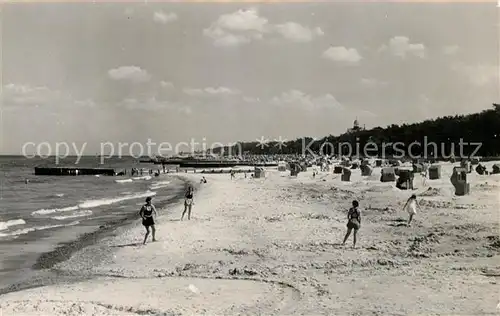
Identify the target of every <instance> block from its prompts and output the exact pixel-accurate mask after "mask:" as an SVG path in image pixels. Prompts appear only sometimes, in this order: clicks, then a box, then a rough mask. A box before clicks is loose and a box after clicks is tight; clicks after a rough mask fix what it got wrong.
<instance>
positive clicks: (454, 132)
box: [213, 104, 500, 158]
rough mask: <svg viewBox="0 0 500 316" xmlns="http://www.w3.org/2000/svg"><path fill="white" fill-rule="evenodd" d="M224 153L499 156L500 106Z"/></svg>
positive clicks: (248, 145)
mask: <svg viewBox="0 0 500 316" xmlns="http://www.w3.org/2000/svg"><path fill="white" fill-rule="evenodd" d="M213 152H214V153H219V154H221V153H222V154H233V155H234V154H235V153H242V154H250V155H273V154H299V155H304V154H305V155H308V154H315V155H318V154H328V155H350V156H353V155H360V156H365V155H370V156H375V155H378V156H382V155H384V156H386V157H387V156H406V157H408V156H416V155H420V156H422V157H424V156H425V157H430V158H450V157H457V158H458V157H460V156H463V155H465V156H471V155H473V156H482V157H492V156H500V105H499V104H493V107H492V108H491V109H487V110H484V111H482V112H479V113H473V114H468V115H455V116H444V117H439V118H436V119H429V120H425V121H423V122H419V123H413V124H402V125H396V124H392V125H389V126H387V127H386V128H382V127H375V128H372V129H369V130H357V131H352V132H348V133H344V134H341V135H339V136H333V135H329V136H325V137H323V138H321V139H313V138H312V137H303V138H299V139H295V140H291V141H287V142H284V143H278V142H268V143H265V144H261V143H258V142H238V143H236V144H234V145H233V146H231V147H229V146H226V147H219V148H215V149H213Z"/></svg>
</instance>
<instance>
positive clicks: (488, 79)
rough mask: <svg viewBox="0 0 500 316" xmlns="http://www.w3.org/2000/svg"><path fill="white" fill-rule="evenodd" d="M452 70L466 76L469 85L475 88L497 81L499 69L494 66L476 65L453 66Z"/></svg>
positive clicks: (460, 64)
mask: <svg viewBox="0 0 500 316" xmlns="http://www.w3.org/2000/svg"><path fill="white" fill-rule="evenodd" d="M452 69H453V70H455V71H457V72H459V73H461V74H463V75H464V76H466V77H467V78H468V79H469V81H470V83H471V84H473V85H475V86H484V85H487V84H490V83H494V82H496V83H497V84H498V80H499V74H498V73H499V69H498V67H497V66H495V65H486V64H477V65H466V64H462V63H459V64H455V65H453V66H452Z"/></svg>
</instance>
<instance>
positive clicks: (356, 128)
mask: <svg viewBox="0 0 500 316" xmlns="http://www.w3.org/2000/svg"><path fill="white" fill-rule="evenodd" d="M364 130H365V126H364V125H363V127H361V126H360V125H359V122H358V119H357V118H356V119H355V120H354V123H353V124H352V128H348V129H347V133H356V132H359V131H364Z"/></svg>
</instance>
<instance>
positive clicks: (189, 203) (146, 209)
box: [139, 186, 194, 244]
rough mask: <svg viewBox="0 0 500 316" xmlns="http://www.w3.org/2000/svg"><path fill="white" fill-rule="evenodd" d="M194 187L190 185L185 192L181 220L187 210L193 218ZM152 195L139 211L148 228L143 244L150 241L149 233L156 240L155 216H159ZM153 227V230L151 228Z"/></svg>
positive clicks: (143, 222) (189, 217)
mask: <svg viewBox="0 0 500 316" xmlns="http://www.w3.org/2000/svg"><path fill="white" fill-rule="evenodd" d="M193 198H194V189H193V187H192V186H189V187H188V188H187V190H186V192H185V194H184V211H183V212H182V216H181V221H182V220H183V219H184V215H185V214H186V212H187V215H188V216H187V217H188V220H190V219H191V209H192V207H193V205H194V202H193ZM152 200H153V198H152V197H150V196H148V197H147V198H146V203H145V204H144V205H143V206H142V207H141V210H140V211H139V216H140V217H141V218H142V225H143V226H144V227H145V228H146V235H145V236H144V242H143V244H146V242H147V241H148V237H149V234H150V233H152V237H153V241H156V228H155V218H156V217H157V216H158V212H157V211H156V208H155V206H154V205H153V203H152V202H151V201H152ZM150 229H151V230H150Z"/></svg>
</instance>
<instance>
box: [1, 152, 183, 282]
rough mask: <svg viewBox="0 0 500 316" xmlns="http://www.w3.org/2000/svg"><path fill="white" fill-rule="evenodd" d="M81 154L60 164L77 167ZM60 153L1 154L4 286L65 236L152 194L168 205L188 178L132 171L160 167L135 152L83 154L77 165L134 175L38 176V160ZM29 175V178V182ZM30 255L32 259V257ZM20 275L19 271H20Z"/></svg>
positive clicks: (50, 162)
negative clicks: (105, 155)
mask: <svg viewBox="0 0 500 316" xmlns="http://www.w3.org/2000/svg"><path fill="white" fill-rule="evenodd" d="M75 162H76V157H73V158H66V159H64V160H63V161H62V162H61V163H60V164H59V166H67V167H74V166H76V165H75ZM54 165H55V160H54V158H47V159H41V158H33V159H28V158H25V157H15V156H0V171H1V173H0V280H1V281H0V287H2V285H5V283H8V282H9V281H14V280H17V279H16V278H17V277H16V272H19V271H23V270H25V269H29V268H30V267H31V265H32V264H33V260H36V257H37V255H39V254H41V253H43V252H47V251H51V250H53V249H54V248H55V247H57V246H58V244H59V243H61V242H67V241H71V240H74V239H77V238H78V236H79V235H81V234H83V233H88V232H92V231H95V230H97V229H98V228H99V226H100V225H102V224H103V223H106V222H109V221H112V220H113V221H114V220H117V219H121V218H126V217H130V216H131V215H133V214H134V213H137V212H138V209H139V207H140V205H142V204H143V203H144V199H145V198H146V197H147V196H154V199H153V202H154V204H156V205H159V206H162V205H164V204H165V203H166V201H167V200H168V199H170V198H172V197H173V196H174V195H176V194H178V192H179V190H183V188H184V187H183V183H182V182H181V181H179V180H176V179H175V178H173V177H168V176H165V175H162V176H160V177H154V176H149V173H148V172H147V171H145V172H144V174H143V176H142V177H141V176H134V177H133V178H132V177H131V176H130V169H131V168H133V167H136V168H145V169H150V168H151V169H157V166H155V165H152V164H139V163H138V161H137V160H135V159H134V158H120V159H110V160H106V161H105V164H103V165H101V164H100V159H99V158H97V157H83V158H82V159H81V160H80V161H79V163H78V165H77V166H79V167H82V168H83V167H96V168H97V167H102V168H115V169H116V170H117V171H121V170H123V169H127V172H128V176H121V177H120V176H117V177H110V176H35V175H34V167H35V166H54ZM26 180H28V183H26ZM27 258H29V260H27ZM17 275H18V273H17Z"/></svg>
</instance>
